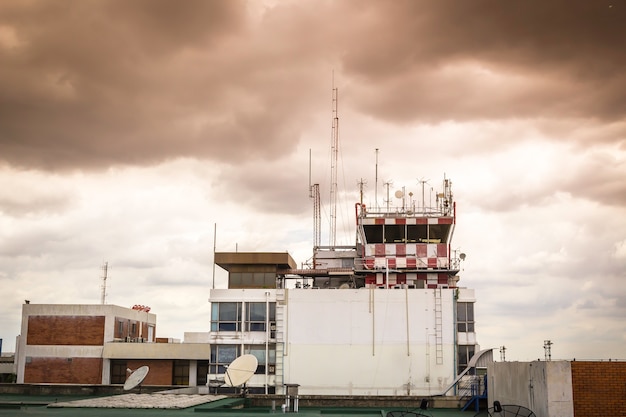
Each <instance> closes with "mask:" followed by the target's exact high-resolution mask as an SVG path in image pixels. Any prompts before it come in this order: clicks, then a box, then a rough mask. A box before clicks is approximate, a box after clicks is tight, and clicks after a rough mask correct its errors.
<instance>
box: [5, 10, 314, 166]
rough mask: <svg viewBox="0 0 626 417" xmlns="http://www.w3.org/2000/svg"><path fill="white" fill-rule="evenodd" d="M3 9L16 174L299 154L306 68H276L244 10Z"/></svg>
mask: <svg viewBox="0 0 626 417" xmlns="http://www.w3.org/2000/svg"><path fill="white" fill-rule="evenodd" d="M0 7H2V13H0V27H1V28H3V31H4V32H1V33H4V37H5V39H4V42H3V43H0V54H1V55H2V57H1V58H2V61H3V66H2V68H0V88H1V91H2V94H1V95H0V147H1V148H2V153H1V156H0V158H2V159H4V160H5V161H7V162H9V163H10V164H12V165H15V166H28V167H37V168H43V169H58V168H79V169H82V168H90V167H104V166H108V165H114V164H145V163H155V162H160V161H162V160H165V159H168V158H173V157H177V156H198V157H208V158H211V157H212V158H216V159H221V160H230V161H233V160H235V158H243V159H245V158H250V157H256V158H262V157H264V158H272V157H274V156H275V155H277V154H280V153H282V152H284V151H285V149H288V148H289V146H293V144H295V143H296V142H297V137H298V131H297V129H294V126H295V125H297V124H298V123H300V122H302V118H298V116H297V113H298V112H297V111H293V110H294V109H298V108H300V109H301V108H302V106H303V104H302V103H305V102H306V100H301V101H295V102H294V100H293V99H292V97H293V96H298V94H299V92H300V93H302V92H303V91H304V90H305V89H300V91H299V92H298V88H299V87H300V85H299V84H301V83H300V82H298V81H297V80H298V79H301V77H302V76H301V75H298V74H299V73H300V72H302V68H300V67H299V65H304V66H305V64H304V63H294V64H292V65H291V66H290V71H289V72H286V71H285V70H284V69H283V68H280V67H276V65H280V63H281V62H280V59H275V57H273V56H270V55H269V52H268V51H270V50H271V48H272V47H273V45H272V42H274V41H276V39H273V38H272V36H274V35H275V33H273V32H272V31H271V30H270V31H267V32H266V33H267V36H268V39H265V40H266V41H268V42H269V43H268V44H265V43H262V42H261V40H260V39H257V37H255V36H250V34H249V33H247V29H246V24H248V23H249V22H248V21H247V19H248V16H247V14H246V13H247V8H246V4H245V3H244V2H236V1H225V2H217V1H213V2H207V1H186V2H183V3H174V2H169V1H163V2H151V1H149V2H143V1H142V2H122V1H96V2H94V1H86V2H82V1H70V2H68V1H62V2H32V3H25V4H23V3H22V2H13V3H8V4H7V3H5V4H4V5H3V6H0ZM7 34H10V35H11V36H8V35H7ZM265 53H267V56H266V55H265ZM268 65H270V66H271V67H268ZM272 68H273V69H272ZM302 94H303V95H305V94H304V93H302ZM290 111H292V116H293V115H294V114H295V116H293V117H291V118H289V117H287V116H286V115H287V114H288V113H289V112H290ZM235 155H236V156H235Z"/></svg>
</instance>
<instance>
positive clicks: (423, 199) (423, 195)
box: [417, 179, 430, 213]
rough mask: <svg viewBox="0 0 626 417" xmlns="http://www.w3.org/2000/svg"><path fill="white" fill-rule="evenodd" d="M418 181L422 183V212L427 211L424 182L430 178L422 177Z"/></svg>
mask: <svg viewBox="0 0 626 417" xmlns="http://www.w3.org/2000/svg"><path fill="white" fill-rule="evenodd" d="M417 181H418V182H419V183H420V184H422V213H426V196H425V194H424V184H426V183H428V181H430V180H425V179H420V180H417Z"/></svg>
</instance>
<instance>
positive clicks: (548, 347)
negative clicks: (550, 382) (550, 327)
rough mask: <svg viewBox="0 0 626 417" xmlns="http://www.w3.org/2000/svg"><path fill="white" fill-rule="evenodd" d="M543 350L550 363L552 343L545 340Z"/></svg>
mask: <svg viewBox="0 0 626 417" xmlns="http://www.w3.org/2000/svg"><path fill="white" fill-rule="evenodd" d="M543 350H544V351H545V352H544V353H545V356H546V361H547V362H549V361H551V360H552V341H551V340H544V341H543Z"/></svg>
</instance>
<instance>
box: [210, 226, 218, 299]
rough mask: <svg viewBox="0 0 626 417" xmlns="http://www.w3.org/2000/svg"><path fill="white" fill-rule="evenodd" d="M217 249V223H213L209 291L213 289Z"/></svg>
mask: <svg viewBox="0 0 626 417" xmlns="http://www.w3.org/2000/svg"><path fill="white" fill-rule="evenodd" d="M216 249H217V223H213V277H212V278H211V289H215V250H216Z"/></svg>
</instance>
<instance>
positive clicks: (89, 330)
mask: <svg viewBox="0 0 626 417" xmlns="http://www.w3.org/2000/svg"><path fill="white" fill-rule="evenodd" d="M26 344H28V345H85V346H101V345H103V344H104V316H29V317H28V333H27V336H26Z"/></svg>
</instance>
